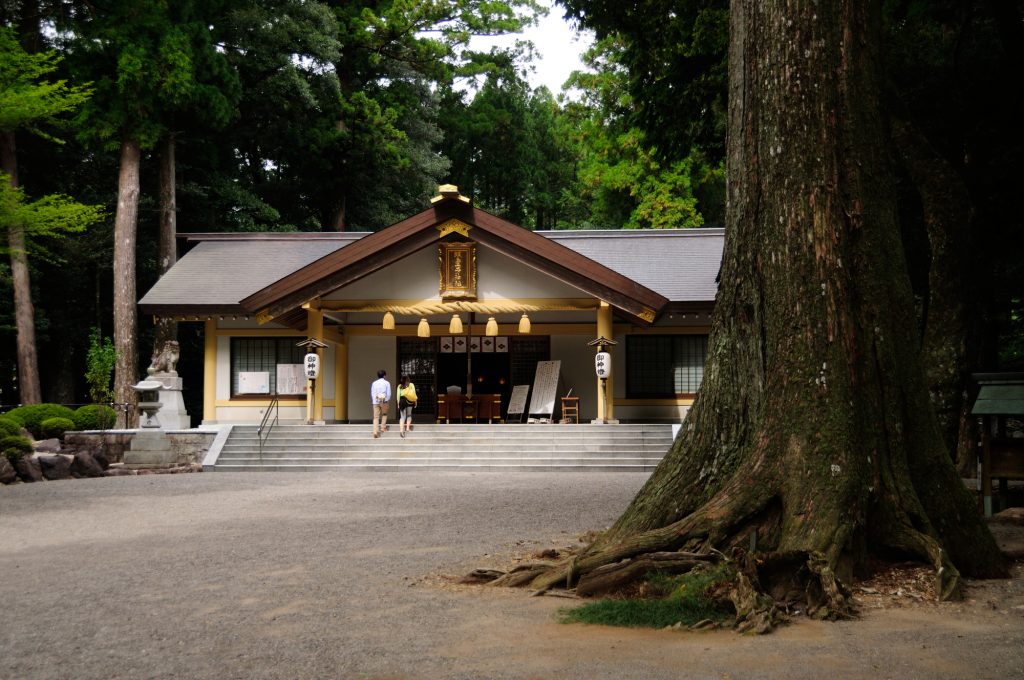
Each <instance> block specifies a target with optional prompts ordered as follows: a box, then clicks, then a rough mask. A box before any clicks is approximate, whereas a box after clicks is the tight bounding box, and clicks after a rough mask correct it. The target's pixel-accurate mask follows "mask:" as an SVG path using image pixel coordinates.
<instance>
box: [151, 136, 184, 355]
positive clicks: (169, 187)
mask: <svg viewBox="0 0 1024 680" xmlns="http://www.w3.org/2000/svg"><path fill="white" fill-rule="evenodd" d="M175 163H176V160H175V141H174V137H173V136H172V135H168V136H167V137H165V138H164V139H163V141H162V142H161V144H160V192H159V193H160V252H159V262H158V265H159V266H158V269H159V271H160V275H161V276H163V275H164V274H166V273H167V271H168V270H170V268H171V267H173V266H174V263H175V262H177V261H178V248H177V242H176V240H177V232H178V199H177V187H176V182H177V180H176V176H175V175H176V172H175V171H176V165H175ZM177 339H178V324H177V322H175V321H174V320H173V319H168V318H161V319H159V320H158V321H157V323H156V334H155V336H154V339H153V354H154V355H155V354H157V353H159V352H160V350H161V349H163V346H164V344H165V343H166V342H168V341H169V340H177Z"/></svg>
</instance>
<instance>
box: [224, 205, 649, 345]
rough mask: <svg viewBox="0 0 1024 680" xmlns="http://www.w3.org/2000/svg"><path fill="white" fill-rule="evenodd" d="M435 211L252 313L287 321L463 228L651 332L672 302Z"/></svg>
mask: <svg viewBox="0 0 1024 680" xmlns="http://www.w3.org/2000/svg"><path fill="white" fill-rule="evenodd" d="M435 201H436V202H435V203H434V205H433V206H432V207H430V208H428V209H427V210H424V211H423V212H421V213H418V214H416V215H413V216H412V217H409V218H407V219H405V220H402V221H401V222H398V223H397V224H394V225H392V226H390V227H388V228H386V229H384V230H382V231H379V232H376V233H374V234H370V235H369V236H365V237H363V238H361V239H359V240H358V241H356V242H354V243H352V244H350V245H348V246H347V247H345V248H341V249H338V250H336V251H334V252H331V253H329V254H327V255H325V256H323V257H321V258H320V259H318V260H316V261H315V262H311V263H310V264H308V265H306V266H304V267H301V268H299V269H298V270H296V271H294V272H292V273H291V274H288V275H286V276H285V277H283V278H281V279H279V280H277V281H275V282H273V283H271V284H269V285H267V286H265V287H264V288H262V289H260V290H258V291H257V292H255V293H253V294H251V295H249V296H248V297H246V298H244V299H242V300H241V301H240V302H241V306H242V307H243V308H244V309H245V310H247V311H248V312H249V313H254V314H258V315H260V316H268V317H272V318H273V317H280V316H281V315H283V314H286V313H288V312H290V311H292V310H294V309H296V308H298V307H301V306H302V305H303V304H304V303H306V302H307V301H309V300H311V299H314V298H316V297H319V296H322V295H326V294H327V293H330V292H331V291H334V290H337V289H338V288H341V287H342V286H345V285H348V284H351V283H353V282H354V281H357V280H359V279H361V278H363V277H365V276H367V275H369V274H372V273H373V272H375V271H378V270H380V269H382V268H384V267H386V266H388V265H390V264H392V263H394V262H396V261H398V260H400V259H402V258H403V257H405V256H407V255H410V254H412V253H414V252H416V251H417V250H420V249H421V248H424V247H426V246H428V245H430V244H432V243H434V242H436V241H437V240H438V236H439V234H438V231H437V227H438V226H439V225H442V224H445V223H446V222H449V221H450V220H458V221H459V222H462V223H464V224H466V225H469V227H470V228H471V229H472V231H471V238H472V239H473V240H474V241H476V242H477V243H480V244H481V245H484V246H487V247H489V248H491V249H493V250H495V251H497V252H499V253H502V254H504V255H506V256H508V257H510V258H512V259H514V260H517V261H519V262H522V263H524V264H526V265H529V266H531V267H533V268H535V269H537V270H539V271H542V272H544V273H545V274H547V275H549V276H551V277H553V278H555V279H558V280H560V281H563V282H565V283H567V284H569V285H572V286H575V287H576V288H579V289H580V290H582V291H584V292H586V293H588V294H590V295H593V296H594V297H597V298H599V299H601V300H604V301H606V302H608V303H609V304H611V305H612V306H613V307H614V308H616V309H617V310H618V312H619V313H620V314H622V315H624V316H626V317H627V318H630V319H631V320H633V321H634V322H636V323H639V324H642V325H648V324H650V323H652V322H653V321H654V318H655V316H656V315H657V313H658V312H659V311H660V310H661V309H662V308H663V307H664V306H665V305H666V304H668V298H666V297H665V296H663V295H661V294H660V293H657V292H655V291H653V290H651V289H650V288H647V287H646V286H643V285H641V284H640V283H638V282H636V281H635V280H633V279H630V278H629V277H627V276H624V275H622V274H620V273H619V272H616V271H614V270H613V269H610V268H608V267H606V266H604V265H603V264H601V263H599V262H597V261H595V260H592V259H591V258H589V257H587V256H585V255H582V254H581V253H579V252H577V251H575V250H572V249H571V248H568V247H566V246H564V245H562V244H561V243H558V242H557V241H555V240H552V239H549V238H545V237H544V236H542V235H540V234H538V233H536V232H532V231H530V230H528V229H524V228H523V227H520V226H518V225H515V224H512V223H511V222H508V221H507V220H503V219H501V218H500V217H497V216H495V215H492V214H490V213H488V212H485V211H483V210H480V209H478V208H474V207H472V206H471V205H469V204H468V203H466V202H464V200H463V199H462V198H461V197H459V196H457V195H455V196H452V195H451V194H447V195H444V196H442V197H440V199H435Z"/></svg>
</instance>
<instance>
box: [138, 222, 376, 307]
mask: <svg viewBox="0 0 1024 680" xmlns="http://www.w3.org/2000/svg"><path fill="white" fill-rule="evenodd" d="M365 235H366V234H365V233H346V234H344V237H342V238H332V239H315V240H308V239H303V238H301V237H296V236H297V235H289V238H282V239H266V235H265V234H259V235H258V236H259V237H261V238H259V239H258V240H257V239H254V240H249V239H246V238H230V239H227V240H219V239H218V240H203V241H201V242H200V243H198V244H197V245H196V246H195V247H194V248H192V250H190V251H189V252H188V253H186V254H185V255H184V256H183V257H182V258H181V259H180V260H178V261H177V262H176V263H175V265H174V266H173V267H171V270H170V271H169V272H167V273H166V274H164V276H162V277H161V278H160V280H159V281H157V282H156V285H154V286H153V287H152V288H151V289H150V290H149V292H148V293H146V295H145V296H144V297H143V298H142V300H140V301H139V304H140V305H141V306H142V311H143V312H144V313H147V309H146V307H147V306H150V305H151V306H160V307H166V306H179V305H201V306H203V307H217V308H224V310H225V311H230V310H231V309H235V308H237V309H238V310H239V311H241V307H240V305H239V304H238V301H239V300H241V299H243V298H245V297H246V296H248V295H251V294H252V293H253V292H255V291H257V290H260V289H261V288H263V287H265V286H269V285H270V284H272V283H273V282H275V281H277V280H279V279H281V278H283V277H284V276H287V275H288V274H291V273H292V272H294V271H295V270H296V269H299V268H301V267H304V266H306V265H307V264H309V263H311V262H315V261H316V260H319V259H320V258H321V257H323V256H325V255H329V254H330V253H333V252H334V251H336V250H338V249H339V248H343V247H344V246H346V245H348V244H349V243H352V242H353V241H356V240H358V239H359V238H362V237H363V236H365ZM211 236H212V235H211ZM232 236H234V235H232ZM254 236H257V235H254ZM339 236H341V235H339Z"/></svg>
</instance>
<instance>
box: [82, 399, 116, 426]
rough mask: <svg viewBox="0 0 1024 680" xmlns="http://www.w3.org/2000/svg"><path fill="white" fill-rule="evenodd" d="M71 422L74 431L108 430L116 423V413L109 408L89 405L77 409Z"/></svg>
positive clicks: (100, 405)
mask: <svg viewBox="0 0 1024 680" xmlns="http://www.w3.org/2000/svg"><path fill="white" fill-rule="evenodd" d="M72 420H74V421H75V429H76V430H109V429H110V428H112V427H113V426H114V424H115V423H117V412H116V411H114V409H112V408H110V407H109V406H104V405H102V404H90V405H88V406H81V407H79V408H78V409H77V410H76V411H75V415H74V417H73V418H72Z"/></svg>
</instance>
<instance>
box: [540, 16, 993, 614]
mask: <svg viewBox="0 0 1024 680" xmlns="http://www.w3.org/2000/svg"><path fill="white" fill-rule="evenodd" d="M879 18H880V3H879V2H877V1H876V2H854V1H844V2H838V3H833V4H829V5H823V4H821V3H815V2H810V1H808V2H795V3H794V2H783V1H782V0H767V1H766V0H733V2H732V6H731V24H730V54H729V136H728V146H727V149H728V154H727V163H728V178H729V182H728V191H729V200H728V208H727V219H726V246H725V253H724V257H723V263H722V271H721V283H720V286H719V293H718V298H717V302H716V306H715V314H714V319H713V322H712V331H711V337H710V340H709V358H708V364H707V367H706V371H705V380H704V383H703V385H702V388H701V391H700V394H699V396H698V397H697V400H696V403H695V404H694V406H693V408H692V409H691V411H690V413H689V414H688V416H687V419H686V421H685V423H684V426H683V428H682V431H681V433H680V436H679V437H678V438H677V440H676V442H675V444H674V445H673V447H672V450H671V451H670V452H669V454H668V455H667V456H666V457H665V459H664V460H663V462H662V463H661V464H660V465H659V466H658V468H657V470H656V471H655V472H654V474H653V475H652V476H651V478H650V480H649V481H648V482H647V483H646V484H645V486H644V487H643V489H641V491H640V493H639V494H638V495H637V497H636V498H635V499H634V501H633V502H632V504H631V505H630V507H629V508H628V509H627V510H626V511H625V513H624V514H623V515H622V516H621V517H620V518H619V520H618V521H617V522H616V523H615V525H614V526H613V527H612V528H611V529H610V530H609V531H608V532H606V533H605V534H604V535H603V536H601V537H600V538H599V539H598V540H597V541H596V542H595V543H594V544H593V545H592V546H591V547H590V548H589V549H588V550H587V551H586V552H585V553H584V554H583V555H582V556H581V557H579V558H578V559H576V560H574V561H573V562H572V563H571V564H568V565H565V566H563V567H562V568H560V569H557V570H555V571H554V572H552V573H547V574H544V575H541V576H539V577H538V578H537V580H536V581H535V584H536V585H538V586H542V587H547V586H550V585H552V584H554V583H557V582H564V581H565V579H566V577H567V576H569V577H574V576H576V575H578V574H583V575H584V578H586V575H587V574H590V573H592V572H593V570H594V569H596V568H597V567H599V566H602V565H605V564H609V563H611V562H616V561H618V560H621V559H623V558H629V557H636V556H639V555H643V554H645V553H648V552H652V551H659V550H680V549H699V550H705V551H707V550H710V549H712V548H717V549H727V548H730V547H733V546H740V545H748V544H749V543H750V541H751V535H752V534H754V535H756V543H757V550H758V551H760V554H761V557H762V558H764V559H767V558H769V557H771V556H772V555H776V556H777V555H778V554H783V555H785V556H787V557H788V564H789V565H790V566H791V568H789V569H784V570H781V571H777V572H775V574H774V575H773V574H770V573H763V574H762V577H763V579H764V580H763V581H762V582H761V585H762V586H764V587H766V588H770V587H771V586H772V585H773V583H772V579H773V576H774V577H782V578H785V579H793V578H795V577H796V578H799V577H800V574H803V575H804V578H806V577H807V575H809V574H813V575H816V577H817V579H816V580H818V581H819V584H820V586H819V587H820V588H821V590H819V591H818V592H819V593H821V594H822V595H823V596H822V598H821V600H820V601H819V602H817V603H815V605H814V606H813V607H812V608H813V609H817V610H818V611H819V612H820V613H824V614H826V615H841V614H842V613H843V612H844V611H845V608H846V602H845V599H844V597H843V594H842V589H841V588H840V587H838V586H837V585H836V581H835V577H836V576H838V577H839V580H840V581H848V578H849V576H850V575H851V574H852V573H853V571H854V570H855V569H857V568H859V567H863V565H864V564H865V560H866V558H867V556H868V555H869V554H872V553H884V552H887V551H898V552H901V553H903V554H911V555H916V556H919V557H921V558H923V559H925V560H927V561H928V562H929V563H931V564H932V565H934V567H935V570H936V581H937V592H938V593H939V594H940V596H942V597H946V598H948V597H954V596H956V595H957V594H958V592H959V587H960V574H961V572H963V573H967V574H971V575H978V576H986V575H996V574H1001V573H1003V570H1004V566H1003V562H1002V557H1001V554H1000V553H999V551H998V549H997V547H996V545H995V542H994V540H993V539H992V537H991V535H990V534H989V532H988V530H987V528H986V527H985V525H984V524H983V522H982V521H981V518H980V515H979V513H978V511H977V508H976V507H975V503H974V502H973V499H972V498H971V496H970V494H969V493H968V492H967V491H966V489H965V488H964V486H963V484H962V482H961V481H960V478H959V476H958V475H957V474H956V471H955V470H954V468H953V465H952V463H951V461H950V459H949V456H948V455H947V454H946V451H945V449H944V448H943V446H942V442H941V440H940V437H939V433H938V429H937V426H936V421H935V415H934V412H933V410H932V408H931V406H930V404H929V399H928V394H927V389H926V386H925V384H924V381H923V379H922V373H921V368H920V363H919V358H918V355H917V346H918V343H917V337H918V336H917V333H916V329H915V324H914V323H913V313H912V309H913V300H912V297H911V293H910V285H909V277H908V275H907V270H906V264H905V258H904V255H903V252H902V246H901V242H900V233H899V225H898V221H897V211H896V204H895V197H894V193H893V191H892V180H891V172H892V171H891V168H890V166H889V159H888V156H887V154H886V152H885V147H884V145H880V144H878V143H877V142H878V140H879V139H883V138H884V137H885V135H886V124H885V121H884V119H883V117H882V116H881V114H880V111H881V106H880V98H881V78H882V69H881V60H880V45H881V36H880V19H879ZM738 616H739V618H740V619H741V620H742V619H746V620H747V621H748V623H749V625H754V626H757V627H758V628H759V629H761V630H766V629H769V628H770V627H771V625H772V621H773V617H774V614H773V611H772V607H771V606H770V605H766V603H765V601H764V600H763V599H754V600H750V601H748V602H746V603H741V604H740V605H739V611H738Z"/></svg>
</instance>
